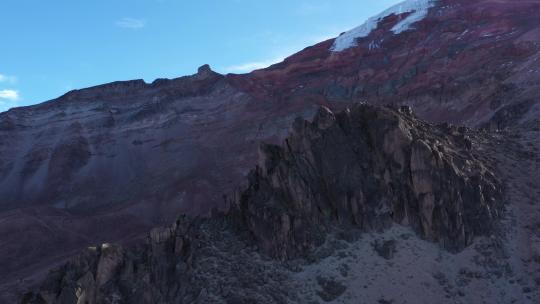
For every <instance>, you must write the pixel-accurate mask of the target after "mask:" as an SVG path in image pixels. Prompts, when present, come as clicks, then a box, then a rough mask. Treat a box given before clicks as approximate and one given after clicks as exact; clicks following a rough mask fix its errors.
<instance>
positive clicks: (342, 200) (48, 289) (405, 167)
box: [23, 105, 502, 303]
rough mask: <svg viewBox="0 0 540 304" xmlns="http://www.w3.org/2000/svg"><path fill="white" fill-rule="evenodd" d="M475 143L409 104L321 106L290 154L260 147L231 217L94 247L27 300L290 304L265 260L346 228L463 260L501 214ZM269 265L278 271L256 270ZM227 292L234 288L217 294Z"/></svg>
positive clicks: (495, 185)
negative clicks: (235, 299)
mask: <svg viewBox="0 0 540 304" xmlns="http://www.w3.org/2000/svg"><path fill="white" fill-rule="evenodd" d="M472 134H473V131H470V130H468V129H466V128H456V127H451V126H448V125H440V126H433V125H430V124H427V123H425V122H422V121H419V120H417V119H416V118H415V117H414V116H413V115H412V114H411V110H410V108H408V107H402V108H400V109H397V108H377V107H373V106H368V105H358V106H355V107H353V108H352V109H351V110H347V111H344V112H341V113H339V114H334V113H332V112H331V111H330V110H328V109H327V108H321V109H320V110H319V111H318V112H317V114H316V116H315V117H314V119H313V122H308V121H306V120H303V119H301V118H299V119H297V120H296V121H295V123H294V126H293V131H292V133H291V135H290V136H289V137H288V138H287V139H286V140H285V142H284V143H283V145H282V146H275V145H263V146H261V149H260V160H259V166H257V168H256V169H254V170H253V171H252V172H251V173H250V175H249V178H248V182H247V186H245V187H244V188H241V189H239V190H238V191H237V192H236V193H235V194H234V195H232V196H230V198H229V201H230V204H231V205H230V209H229V211H228V212H227V213H226V214H215V215H213V216H212V217H210V218H209V219H190V218H187V217H182V218H180V219H179V220H177V221H176V223H175V224H174V225H173V226H172V227H170V228H157V229H154V230H153V231H152V232H151V233H150V235H149V237H148V241H147V242H146V244H144V245H140V246H138V247H134V248H128V249H126V248H122V247H119V246H114V245H102V246H100V247H98V248H93V249H89V250H88V251H87V252H86V253H84V254H82V255H80V256H79V257H78V258H76V259H74V260H73V261H71V262H69V263H68V264H66V265H64V266H62V267H60V268H59V269H57V270H55V271H53V272H52V273H51V274H50V275H49V277H48V278H47V280H46V281H45V283H44V284H43V285H42V287H41V289H40V292H39V293H37V294H28V295H27V296H26V298H25V299H24V300H23V303H124V302H125V303H172V302H174V303H184V302H185V303H190V302H192V301H195V300H196V301H199V302H202V303H206V302H208V303H210V302H211V301H212V300H213V299H214V300H216V298H214V297H218V298H219V299H221V300H224V299H227V297H230V296H232V295H234V294H238V293H240V294H241V293H244V292H245V293H246V294H253V296H254V297H256V298H258V299H259V300H260V301H262V302H268V303H272V302H277V303H281V302H282V301H283V300H285V299H292V300H294V295H289V294H287V293H286V292H285V293H284V292H283V290H282V289H283V288H286V286H280V284H279V281H280V279H279V272H280V271H281V270H279V267H278V265H279V262H277V261H275V262H272V261H268V260H266V262H263V261H264V258H262V259H261V257H260V255H259V254H262V256H263V257H264V256H265V255H269V256H271V257H273V258H276V259H277V260H291V259H293V258H305V257H308V256H309V255H310V254H312V253H313V252H315V251H316V250H317V248H318V247H320V246H321V245H323V243H324V241H325V239H326V238H327V236H328V235H330V234H332V233H333V232H334V231H336V230H341V231H344V232H348V233H352V234H353V237H354V234H357V237H359V236H360V235H361V232H362V231H375V230H379V231H381V230H385V229H387V228H389V227H390V226H391V225H392V223H397V224H402V225H405V226H410V227H411V228H412V229H413V230H414V231H416V232H417V234H418V235H419V236H420V237H422V238H424V239H427V240H431V241H435V242H439V243H440V245H441V246H442V247H444V248H446V249H449V250H452V251H460V250H462V249H464V248H465V247H466V246H467V245H469V244H471V242H472V241H473V238H474V237H476V236H481V235H484V234H487V233H491V232H492V231H493V226H494V225H495V223H496V221H497V220H498V218H499V215H500V212H501V210H502V204H501V192H500V191H501V190H500V189H501V185H500V182H499V181H498V180H497V179H496V178H495V177H494V175H493V174H492V173H491V172H490V171H489V170H488V169H487V168H486V166H485V165H484V164H483V163H482V161H480V160H479V159H478V158H476V157H475V147H474V145H473V143H472V141H471V139H470V137H469V135H472ZM238 248H247V251H242V252H241V253H239V252H238V250H239V249H238ZM257 252H258V253H257ZM242 254H255V255H256V257H253V256H252V257H243V256H242ZM210 261H211V262H210ZM264 263H269V264H270V265H273V266H272V267H269V268H266V270H264V271H262V272H261V273H257V274H255V273H253V272H252V271H254V270H255V271H256V269H265V268H264V267H263V265H264ZM210 265H212V267H210ZM209 267H210V268H209ZM261 267H262V268H261ZM241 268H242V269H241ZM216 269H221V270H220V271H219V272H217V273H215V272H214V271H215V270H216ZM265 275H270V277H271V278H270V279H268V280H266V281H264V282H262V283H261V282H257V280H258V279H260V278H261V277H263V276H265ZM272 276H276V277H272ZM223 280H229V281H230V282H228V283H223V282H222V281H223ZM242 280H248V281H251V280H254V281H252V282H251V283H245V284H243V283H242V282H243V281H242ZM221 283H223V284H225V285H226V286H227V285H230V286H234V288H233V289H232V290H228V291H225V290H223V287H221V288H219V289H216V290H211V291H210V290H209V288H210V287H212V286H216V285H219V284H221ZM235 284H238V285H235ZM259 285H260V288H261V289H260V290H258V291H257V290H256V288H257V287H256V286H259ZM203 288H208V290H206V289H205V291H203ZM228 288H229V287H227V289H228ZM231 288H232V287H231ZM231 294H232V295H231ZM285 295H286V296H285ZM272 297H275V298H272ZM282 297H283V298H282ZM289 297H293V298H289ZM241 299H243V300H246V299H247V298H246V297H245V296H242V297H241ZM115 301H116V302H115Z"/></svg>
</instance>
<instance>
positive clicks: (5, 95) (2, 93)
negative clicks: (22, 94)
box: [0, 90, 19, 101]
mask: <svg viewBox="0 0 540 304" xmlns="http://www.w3.org/2000/svg"><path fill="white" fill-rule="evenodd" d="M2 99H4V100H7V101H18V100H19V92H18V91H15V90H0V100H2Z"/></svg>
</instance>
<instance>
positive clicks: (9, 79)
mask: <svg viewBox="0 0 540 304" xmlns="http://www.w3.org/2000/svg"><path fill="white" fill-rule="evenodd" d="M1 82H6V83H10V84H14V83H16V82H17V77H15V76H8V75H3V74H0V83H1Z"/></svg>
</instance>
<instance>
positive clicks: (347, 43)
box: [330, 0, 437, 52]
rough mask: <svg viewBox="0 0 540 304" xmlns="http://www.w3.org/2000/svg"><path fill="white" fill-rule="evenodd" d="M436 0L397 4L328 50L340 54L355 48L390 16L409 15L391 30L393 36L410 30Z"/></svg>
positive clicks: (343, 36) (339, 40) (351, 32)
mask: <svg viewBox="0 0 540 304" xmlns="http://www.w3.org/2000/svg"><path fill="white" fill-rule="evenodd" d="M436 1H437V0H406V1H403V2H401V3H398V4H396V5H394V6H392V7H390V8H389V9H387V10H385V11H384V12H382V13H380V14H378V15H377V16H374V17H371V18H369V19H368V20H367V21H366V22H365V23H364V24H362V25H360V26H359V27H356V28H354V29H352V30H350V31H348V32H346V33H344V34H343V35H341V36H339V37H338V38H336V41H335V42H334V44H333V45H332V47H331V48H330V50H331V51H333V52H341V51H343V50H346V49H348V48H351V47H354V46H356V45H357V44H356V40H357V39H358V38H364V37H367V36H368V35H369V34H370V33H371V32H372V31H373V30H375V29H376V28H377V26H378V25H379V22H380V21H381V20H382V19H384V18H385V17H387V16H390V15H392V14H395V15H401V14H404V13H411V14H409V15H408V16H407V18H405V19H403V20H401V21H400V22H399V23H398V24H396V25H395V26H394V27H393V28H392V32H393V33H394V34H399V33H402V32H404V31H406V30H408V29H410V28H411V25H412V24H414V23H416V22H418V21H421V20H422V19H424V18H425V17H426V16H427V14H428V11H429V9H430V8H431V7H432V6H434V5H435V2H436Z"/></svg>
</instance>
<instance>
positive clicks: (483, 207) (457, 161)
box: [233, 105, 501, 258]
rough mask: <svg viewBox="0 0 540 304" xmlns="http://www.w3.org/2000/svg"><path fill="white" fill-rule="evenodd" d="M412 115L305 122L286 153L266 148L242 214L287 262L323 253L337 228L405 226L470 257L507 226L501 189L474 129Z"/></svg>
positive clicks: (369, 114)
mask: <svg viewBox="0 0 540 304" xmlns="http://www.w3.org/2000/svg"><path fill="white" fill-rule="evenodd" d="M408 112H410V109H409V108H407V107H404V108H402V109H400V110H399V111H396V110H394V109H390V108H375V107H372V106H367V105H360V106H357V107H354V108H353V109H352V110H350V111H349V110H348V111H344V112H342V113H340V114H337V115H334V114H333V113H332V112H330V111H329V110H328V109H326V108H321V110H320V111H319V112H318V113H317V115H316V117H315V119H314V121H313V123H310V122H307V121H305V120H302V119H299V120H297V121H296V122H295V124H294V126H293V132H292V134H291V136H290V137H289V138H288V139H287V140H286V141H285V143H284V145H283V146H281V147H280V146H275V145H263V146H261V149H260V155H261V157H260V164H259V166H258V167H257V168H256V169H255V170H253V171H252V172H251V174H250V176H249V181H250V182H249V186H248V188H247V189H246V190H245V191H244V192H243V193H241V194H240V197H239V198H237V199H236V200H235V204H234V205H233V206H234V208H235V213H236V214H237V216H238V217H239V218H240V219H241V220H242V221H243V222H244V223H245V225H246V227H248V228H249V229H250V231H251V232H252V233H253V235H254V236H255V237H256V239H257V240H258V241H259V244H260V245H261V247H262V248H263V249H264V250H265V251H266V252H267V253H268V254H270V255H272V256H275V257H279V258H288V257H291V256H297V255H298V254H301V253H302V252H305V251H306V250H309V249H310V248H312V247H313V246H316V245H317V244H320V243H321V242H322V239H323V238H322V236H323V235H324V232H325V231H326V230H327V227H328V226H332V225H334V224H337V225H345V226H348V225H350V226H357V227H360V228H361V229H363V230H373V229H375V230H378V229H383V228H385V227H388V226H389V225H390V224H391V223H392V222H397V223H401V224H404V225H410V226H412V227H413V229H414V230H416V231H417V232H418V234H420V235H421V236H422V237H424V238H425V239H428V240H432V241H437V242H440V243H441V245H442V246H443V247H444V248H446V249H449V250H452V251H457V250H461V249H463V248H464V247H465V246H467V245H468V244H470V243H471V241H472V239H473V237H474V236H475V235H479V234H483V233H486V232H487V231H489V229H490V227H491V224H492V223H493V219H494V218H496V217H498V214H499V211H500V208H501V206H500V204H499V203H498V198H499V195H500V193H499V188H498V182H497V180H496V178H495V176H494V175H493V174H492V173H491V172H489V170H487V169H486V168H485V167H484V166H483V165H482V163H481V162H480V161H479V160H477V159H475V158H474V156H473V155H472V153H471V149H472V146H471V143H470V139H469V138H468V135H467V131H466V130H465V129H460V130H458V129H457V128H455V127H448V126H440V127H433V126H430V125H428V124H426V123H423V122H421V121H418V120H416V119H415V118H414V117H413V116H411V115H409V114H404V113H408Z"/></svg>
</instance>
